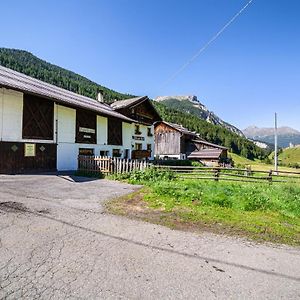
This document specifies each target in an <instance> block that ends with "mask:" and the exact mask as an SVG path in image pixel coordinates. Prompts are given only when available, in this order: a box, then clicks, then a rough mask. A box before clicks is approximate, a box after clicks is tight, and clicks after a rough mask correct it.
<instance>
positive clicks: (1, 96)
mask: <svg viewBox="0 0 300 300" xmlns="http://www.w3.org/2000/svg"><path fill="white" fill-rule="evenodd" d="M0 99H1V107H2V115H1V133H0V141H2V139H3V124H4V123H3V118H4V89H3V88H2V90H1V94H0Z"/></svg>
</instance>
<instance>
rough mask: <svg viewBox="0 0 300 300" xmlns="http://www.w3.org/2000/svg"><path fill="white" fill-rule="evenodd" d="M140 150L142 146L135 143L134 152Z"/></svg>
mask: <svg viewBox="0 0 300 300" xmlns="http://www.w3.org/2000/svg"><path fill="white" fill-rule="evenodd" d="M142 149H143V144H141V143H135V150H142Z"/></svg>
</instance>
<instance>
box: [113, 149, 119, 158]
mask: <svg viewBox="0 0 300 300" xmlns="http://www.w3.org/2000/svg"><path fill="white" fill-rule="evenodd" d="M112 154H113V155H112V156H113V157H121V151H120V149H113V152H112Z"/></svg>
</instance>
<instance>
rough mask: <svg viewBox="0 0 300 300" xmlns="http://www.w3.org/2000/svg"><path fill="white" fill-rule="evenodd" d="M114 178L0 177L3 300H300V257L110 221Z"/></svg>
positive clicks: (122, 188) (299, 252)
mask: <svg viewBox="0 0 300 300" xmlns="http://www.w3.org/2000/svg"><path fill="white" fill-rule="evenodd" d="M136 188H137V187H133V186H130V185H127V184H123V183H118V182H112V181H107V180H94V181H86V182H85V181H82V180H81V179H80V178H76V177H74V178H71V177H67V176H66V177H58V176H46V175H44V176H42V175H41V176H29V175H28V176H1V175H0V299H36V298H39V299H66V298H67V299H73V298H74V299H215V298H218V299H280V298H281V299H299V298H300V249H299V248H297V249H296V248H289V247H285V246H272V245H258V244H255V243H253V242H248V241H245V240H241V239H234V238H229V237H222V236H216V235H212V234H203V235H196V234H192V233H186V232H180V231H174V230H170V229H168V228H165V227H161V226H157V225H153V224H148V223H143V222H140V221H134V220H129V219H126V218H123V217H119V216H112V215H108V214H105V213H104V212H103V207H102V203H103V201H105V200H106V199H109V198H112V197H116V196H119V195H123V194H126V193H128V192H131V191H133V190H134V189H136Z"/></svg>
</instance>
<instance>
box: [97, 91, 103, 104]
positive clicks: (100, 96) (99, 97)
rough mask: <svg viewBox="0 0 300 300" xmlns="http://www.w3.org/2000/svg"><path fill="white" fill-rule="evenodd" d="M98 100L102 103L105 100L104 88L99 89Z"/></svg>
mask: <svg viewBox="0 0 300 300" xmlns="http://www.w3.org/2000/svg"><path fill="white" fill-rule="evenodd" d="M97 101H98V102H100V103H103V102H104V98H103V90H99V91H98V94H97Z"/></svg>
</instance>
